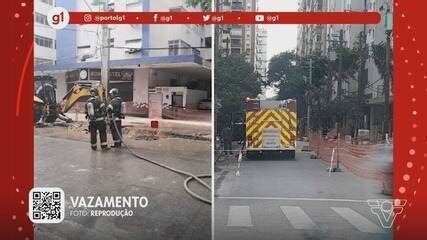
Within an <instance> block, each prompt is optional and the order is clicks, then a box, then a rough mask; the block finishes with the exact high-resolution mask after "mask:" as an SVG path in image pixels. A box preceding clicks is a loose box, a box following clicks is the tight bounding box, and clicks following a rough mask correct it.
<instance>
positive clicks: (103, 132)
mask: <svg viewBox="0 0 427 240" xmlns="http://www.w3.org/2000/svg"><path fill="white" fill-rule="evenodd" d="M90 95H91V97H90V98H89V99H88V100H87V102H86V105H85V110H86V119H88V120H89V132H90V143H91V147H92V150H96V149H97V144H96V142H97V132H99V138H100V140H101V149H102V150H108V149H109V148H108V144H107V123H106V122H105V115H106V109H105V104H104V103H103V102H102V101H101V100H100V99H99V97H98V96H97V90H96V88H91V89H90Z"/></svg>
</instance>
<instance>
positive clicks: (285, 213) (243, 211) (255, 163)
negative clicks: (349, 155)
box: [214, 150, 392, 240]
mask: <svg viewBox="0 0 427 240" xmlns="http://www.w3.org/2000/svg"><path fill="white" fill-rule="evenodd" d="M235 158H236V157H235V156H234V157H233V159H229V160H225V161H222V162H220V163H218V164H217V166H216V168H215V170H216V172H215V206H214V207H215V212H214V219H215V222H214V227H215V231H214V237H215V239H245V240H247V239H292V240H293V239H301V240H302V239H391V238H392V233H391V231H390V230H389V229H386V228H383V227H382V225H381V223H380V221H379V219H378V217H377V216H376V215H374V214H373V213H371V210H370V207H369V205H368V204H367V201H366V200H368V199H388V198H390V197H389V196H385V195H382V194H381V182H377V181H372V180H366V179H362V178H359V177H356V176H355V175H353V174H352V173H350V172H348V171H346V170H345V169H344V171H343V172H339V173H331V175H330V176H329V173H328V171H327V170H326V169H327V168H328V166H327V165H326V164H325V163H324V162H322V161H320V160H317V159H310V154H309V153H307V152H302V151H300V150H298V151H297V153H296V160H270V161H269V160H248V159H245V158H243V161H242V162H241V163H240V166H239V164H238V162H237V161H236V160H235Z"/></svg>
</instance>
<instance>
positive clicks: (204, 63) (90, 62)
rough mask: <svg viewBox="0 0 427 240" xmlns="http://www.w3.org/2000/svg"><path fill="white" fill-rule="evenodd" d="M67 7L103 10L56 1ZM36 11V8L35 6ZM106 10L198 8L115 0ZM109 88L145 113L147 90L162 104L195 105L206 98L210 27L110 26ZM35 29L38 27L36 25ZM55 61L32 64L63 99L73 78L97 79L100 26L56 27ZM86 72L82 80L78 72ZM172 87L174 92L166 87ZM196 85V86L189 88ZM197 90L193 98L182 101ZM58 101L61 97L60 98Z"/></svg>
mask: <svg viewBox="0 0 427 240" xmlns="http://www.w3.org/2000/svg"><path fill="white" fill-rule="evenodd" d="M56 6H58V7H64V8H65V9H67V10H69V11H99V10H101V11H102V6H101V7H100V6H93V5H89V4H88V1H84V0H56ZM36 10H37V9H36ZM108 11H120V12H126V11H129V12H141V11H156V12H177V11H200V9H194V8H191V7H188V6H187V4H186V1H185V0H166V1H156V0H114V1H111V0H110V1H109V2H108ZM108 27H109V29H110V31H109V32H110V33H109V49H110V69H111V70H110V77H109V81H110V84H109V87H110V88H111V87H116V88H118V89H119V90H120V91H121V93H122V95H123V96H122V97H124V99H125V101H127V102H128V109H129V110H130V111H133V112H135V114H139V113H141V114H143V115H146V114H147V112H148V103H149V96H150V94H151V93H162V94H163V105H164V106H165V107H176V108H191V109H197V101H201V100H203V99H206V98H210V92H211V59H212V58H211V50H212V49H211V42H212V33H211V31H212V30H211V29H212V28H211V27H210V26H203V25H141V24H135V25H131V24H129V25H109V26H108ZM36 28H37V27H36ZM56 42H57V44H56V55H57V59H56V62H55V64H39V65H36V68H35V71H36V74H38V75H46V74H49V75H52V76H54V78H55V79H56V81H57V96H58V98H61V97H62V96H64V95H65V94H66V92H67V91H68V90H69V89H70V88H71V87H72V86H73V84H75V83H79V82H82V81H89V82H90V81H98V82H99V80H100V67H101V50H102V26H101V25H69V26H67V27H66V28H65V29H62V30H58V31H56ZM81 71H84V72H86V73H85V74H83V76H84V77H85V78H84V79H82V78H81V76H79V75H80V74H78V72H81ZM171 89H175V90H174V91H172V92H171V91H170V90H171ZM193 90H194V91H193ZM190 92H191V93H193V92H197V94H196V95H197V96H198V97H197V98H198V100H197V101H191V104H190V102H189V101H186V99H187V97H188V98H194V96H187V97H186V96H185V94H190ZM58 100H59V99H58Z"/></svg>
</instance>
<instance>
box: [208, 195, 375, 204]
mask: <svg viewBox="0 0 427 240" xmlns="http://www.w3.org/2000/svg"><path fill="white" fill-rule="evenodd" d="M216 198H217V199H230V200H233V199H234V200H239V199H242V200H286V201H325V202H353V203H365V204H367V200H359V199H339V198H288V197H216Z"/></svg>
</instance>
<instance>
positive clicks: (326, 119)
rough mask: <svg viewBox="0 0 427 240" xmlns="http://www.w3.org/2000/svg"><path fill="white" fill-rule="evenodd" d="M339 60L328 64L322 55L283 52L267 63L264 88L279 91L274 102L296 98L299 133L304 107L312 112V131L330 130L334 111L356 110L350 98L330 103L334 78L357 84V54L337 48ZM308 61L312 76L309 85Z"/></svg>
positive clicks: (302, 128) (354, 103)
mask: <svg viewBox="0 0 427 240" xmlns="http://www.w3.org/2000/svg"><path fill="white" fill-rule="evenodd" d="M336 51H337V52H338V58H337V59H336V60H335V61H331V60H329V59H328V58H326V57H325V56H322V55H320V54H319V53H315V54H313V55H311V56H307V57H300V56H297V55H296V53H295V52H293V51H290V52H283V53H280V54H278V55H276V56H274V57H273V58H271V60H270V63H269V68H268V69H269V71H268V74H267V77H268V80H267V81H266V83H265V84H266V85H269V86H274V87H276V88H278V89H279V92H278V96H277V99H289V98H293V99H296V100H297V102H298V116H299V120H300V122H299V126H300V127H301V128H300V129H299V132H305V123H306V114H307V104H310V105H311V106H312V109H311V123H312V124H311V128H313V129H321V128H330V127H332V126H333V125H334V123H333V121H334V119H335V117H336V116H337V112H339V111H343V110H346V111H347V110H348V111H353V112H354V111H355V109H357V107H355V106H357V101H356V100H355V99H353V98H352V97H351V96H350V97H345V98H343V101H342V102H341V104H338V102H337V100H336V99H335V100H334V101H332V94H333V79H338V78H340V77H341V78H342V79H344V80H343V81H357V79H356V78H355V75H356V73H357V72H358V70H359V67H358V66H359V65H358V64H359V62H358V61H359V55H360V54H359V52H358V50H356V49H348V48H341V49H340V48H338V49H337V50H336ZM339 56H342V63H341V64H342V66H341V68H342V72H341V74H340V71H339V70H340V58H339ZM310 59H311V61H312V75H311V82H310Z"/></svg>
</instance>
